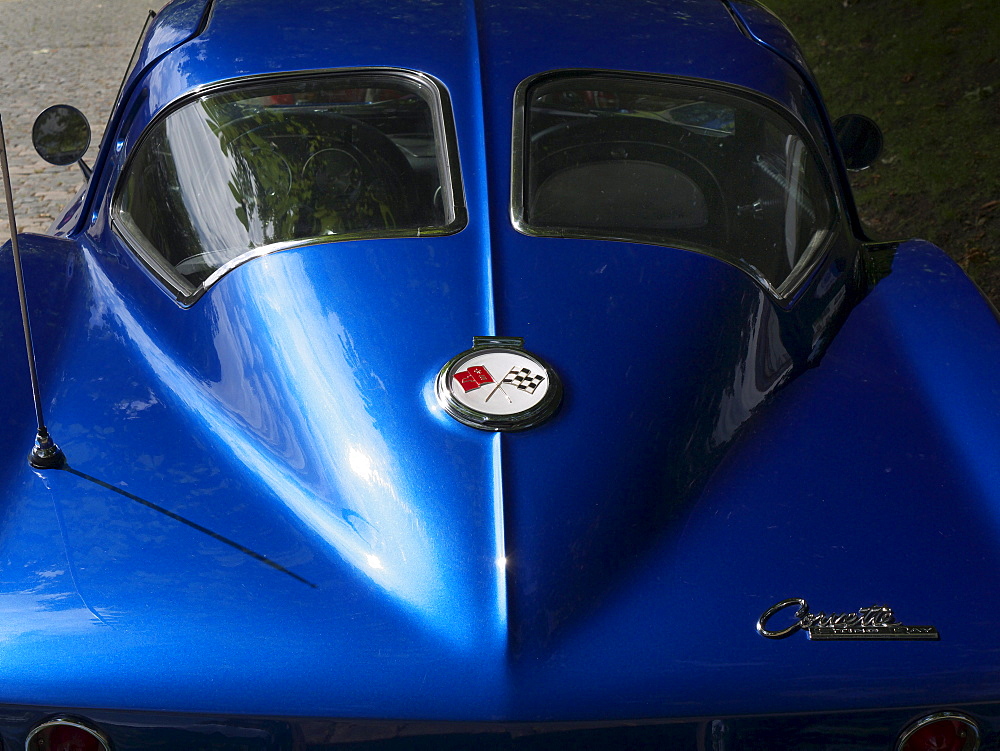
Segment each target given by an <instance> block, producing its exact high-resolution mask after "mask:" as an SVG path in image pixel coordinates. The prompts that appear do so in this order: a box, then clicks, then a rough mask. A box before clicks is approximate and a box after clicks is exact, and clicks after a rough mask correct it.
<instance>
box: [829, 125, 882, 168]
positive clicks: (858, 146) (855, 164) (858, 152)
mask: <svg viewBox="0 0 1000 751" xmlns="http://www.w3.org/2000/svg"><path fill="white" fill-rule="evenodd" d="M833 131H834V133H836V134H837V143H838V144H840V153H841V154H843V155H844V164H845V165H846V166H847V169H849V170H851V171H852V172H857V171H858V170H863V169H868V168H869V167H871V166H872V165H873V164H874V163H875V160H876V159H878V157H879V154H881V153H882V130H881V129H880V128H879V127H878V125H876V124H875V121H874V120H872V119H871V118H869V117H865V116H864V115H844V116H843V117H838V118H837V119H836V120H835V121H834V123H833Z"/></svg>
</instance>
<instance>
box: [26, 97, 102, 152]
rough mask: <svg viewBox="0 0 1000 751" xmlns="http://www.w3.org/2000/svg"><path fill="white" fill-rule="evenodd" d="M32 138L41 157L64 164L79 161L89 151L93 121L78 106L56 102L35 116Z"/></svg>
mask: <svg viewBox="0 0 1000 751" xmlns="http://www.w3.org/2000/svg"><path fill="white" fill-rule="evenodd" d="M31 140H32V143H34V144H35V151H37V152H38V155H39V156H40V157H41V158H42V159H44V160H45V161H46V162H49V163H50V164H56V165H59V166H60V167H64V166H66V165H67V164H73V162H78V161H80V160H81V159H82V158H83V155H84V154H86V153H87V148H88V147H89V146H90V123H88V122H87V118H86V117H84V115H83V113H82V112H80V110H78V109H77V108H76V107H70V106H69V105H68V104H57V105H55V106H53V107H49V108H48V109H47V110H45V111H44V112H43V113H42V114H40V115H39V116H38V117H37V118H35V125H34V127H32V129H31Z"/></svg>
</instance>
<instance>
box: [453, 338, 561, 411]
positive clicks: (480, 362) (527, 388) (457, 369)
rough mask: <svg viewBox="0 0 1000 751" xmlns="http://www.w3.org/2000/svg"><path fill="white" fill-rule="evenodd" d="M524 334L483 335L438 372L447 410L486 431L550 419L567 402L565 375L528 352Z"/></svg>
mask: <svg viewBox="0 0 1000 751" xmlns="http://www.w3.org/2000/svg"><path fill="white" fill-rule="evenodd" d="M523 347H524V340H523V339H520V338H500V337H489V336H477V337H475V338H474V339H473V340H472V349H468V350H466V351H465V352H463V353H462V354H460V355H458V356H457V357H454V358H452V359H451V360H450V361H449V362H448V363H447V364H446V365H445V366H444V367H443V368H441V372H440V373H438V377H437V384H436V388H437V396H438V400H439V401H440V402H441V406H443V407H444V409H445V411H446V412H447V413H448V414H449V415H451V416H452V417H454V418H455V419H456V420H458V421H459V422H461V423H464V424H466V425H471V426H472V427H474V428H479V429H480V430H524V429H525V428H531V427H534V426H535V425H538V424H539V423H541V422H543V421H544V420H546V419H548V418H549V417H550V416H551V415H552V413H553V412H555V411H556V408H557V407H558V406H559V402H560V401H561V400H562V384H560V382H559V377H558V376H557V375H556V373H555V371H554V370H552V368H550V367H549V366H548V365H546V364H545V362H544V361H543V360H541V359H540V358H538V357H536V356H535V355H532V354H530V353H528V352H525V350H524V348H523Z"/></svg>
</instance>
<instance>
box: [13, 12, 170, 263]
mask: <svg viewBox="0 0 1000 751" xmlns="http://www.w3.org/2000/svg"><path fill="white" fill-rule="evenodd" d="M162 4H163V0H154V4H153V6H152V7H154V9H157V10H158V9H159V7H160V6H161V5H162ZM150 7H151V5H150V1H149V0H73V2H68V0H0V70H2V71H3V73H2V75H0V114H2V116H3V126H4V131H5V136H6V139H7V153H8V158H9V161H10V173H11V179H12V181H13V188H14V210H15V212H16V216H17V228H18V231H19V232H44V231H45V230H46V229H47V228H48V226H49V225H50V224H51V223H52V220H53V219H54V218H55V217H56V216H58V215H59V214H60V212H61V211H62V209H63V207H64V206H65V205H66V204H67V203H68V202H69V201H70V199H71V198H72V197H73V196H74V195H75V194H76V192H77V191H78V190H79V189H80V188H81V187H82V186H83V174H82V173H81V172H80V169H79V167H77V166H76V165H73V166H70V167H55V166H52V165H50V164H47V163H46V162H43V161H42V159H41V158H40V157H39V156H38V155H37V154H36V153H35V150H34V148H33V147H32V145H31V126H32V123H33V122H34V120H35V117H36V116H37V115H38V113H39V112H41V111H42V110H43V109H45V108H46V107H48V106H50V105H52V104H62V103H65V104H72V105H73V106H75V107H78V108H79V109H80V110H82V111H83V113H84V114H85V115H86V116H87V118H88V119H89V120H90V125H91V128H92V129H93V131H94V133H93V137H92V139H91V146H90V151H89V152H88V154H87V158H86V161H87V162H88V164H93V160H94V156H95V154H96V153H97V146H98V144H99V143H100V140H101V136H102V135H103V132H104V125H105V122H106V121H107V119H108V117H109V115H110V113H111V106H112V104H113V103H114V98H115V96H116V95H117V93H118V87H119V85H120V84H121V79H122V76H123V75H124V73H125V68H126V66H127V65H128V62H129V59H130V58H131V56H132V50H133V49H134V48H135V43H136V40H137V39H138V37H139V33H140V32H141V31H142V27H143V24H144V23H145V21H146V15H147V14H148V12H149V9H150ZM6 214H7V212H6V206H5V204H4V203H3V201H2V200H0V217H2V219H0V244H2V243H3V239H2V238H6V237H9V235H8V232H9V230H8V225H7V217H6Z"/></svg>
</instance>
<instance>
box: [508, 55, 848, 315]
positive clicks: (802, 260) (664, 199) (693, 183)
mask: <svg viewBox="0 0 1000 751" xmlns="http://www.w3.org/2000/svg"><path fill="white" fill-rule="evenodd" d="M518 103H519V109H520V110H521V111H522V112H523V115H522V118H523V119H519V121H518V122H517V123H516V124H515V127H516V129H517V130H516V132H515V166H514V182H513V191H514V194H513V207H512V209H513V213H514V222H515V225H516V226H517V227H518V228H519V229H520V230H521V231H522V232H525V233H528V234H539V235H554V236H565V237H592V238H599V239H613V240H629V241H636V242H645V243H652V244H657V245H670V246H675V247H680V248H688V249H691V250H696V251H699V252H703V253H707V254H709V255H712V256H716V257H718V258H721V259H723V260H725V261H727V262H729V263H732V264H735V265H737V266H739V267H740V268H742V269H744V270H745V271H747V272H748V273H750V274H751V275H753V276H754V277H755V278H756V279H758V280H759V281H760V282H761V283H762V284H764V285H765V286H766V287H768V288H769V289H770V290H771V291H772V292H773V293H774V294H776V295H777V296H779V297H784V296H786V295H788V294H790V292H791V291H793V290H794V288H795V287H796V285H797V283H798V282H799V281H800V280H801V279H802V278H803V276H804V274H805V273H807V272H808V270H809V269H810V268H811V267H812V262H813V261H814V260H816V259H817V258H818V257H819V254H820V253H821V251H822V249H823V247H824V246H825V242H824V241H825V239H826V238H827V237H828V236H829V235H830V232H831V227H832V224H833V221H834V217H835V209H834V207H835V205H836V204H835V201H834V198H833V194H832V193H831V191H830V188H829V183H828V180H827V178H826V175H825V173H824V171H823V169H822V168H821V166H820V163H819V161H818V160H817V159H816V157H815V156H814V154H813V152H812V149H811V148H810V146H809V141H808V140H807V139H806V137H805V136H804V134H803V131H802V129H801V128H800V127H799V126H798V124H796V123H794V122H793V121H792V120H791V119H790V118H788V117H786V116H785V115H783V114H782V113H780V112H779V111H778V110H777V109H776V108H772V107H771V106H767V105H765V104H764V103H762V102H761V101H759V100H758V99H757V98H755V97H752V96H750V95H747V96H742V95H740V94H737V93H733V92H731V91H728V90H722V89H716V88H710V87H706V86H703V85H699V84H694V83H689V82H684V81H678V80H676V79H665V78H660V77H654V76H640V75H633V74H612V73H579V72H573V73H558V74H547V75H545V76H542V77H538V78H535V79H532V80H530V81H528V82H526V84H523V85H522V87H521V88H520V89H519V94H518Z"/></svg>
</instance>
